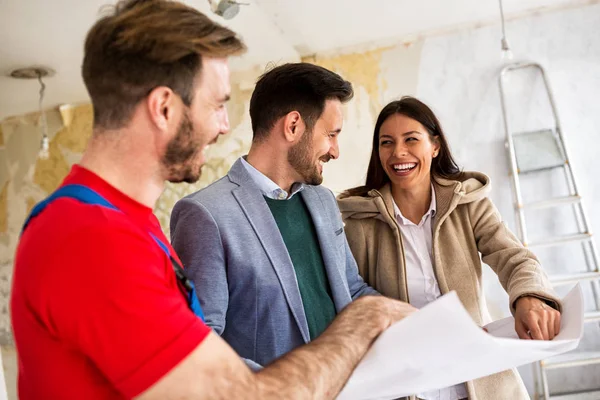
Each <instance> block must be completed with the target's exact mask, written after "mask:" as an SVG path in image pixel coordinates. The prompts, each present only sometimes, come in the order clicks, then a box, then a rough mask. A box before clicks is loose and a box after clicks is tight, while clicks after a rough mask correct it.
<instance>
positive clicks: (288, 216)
mask: <svg viewBox="0 0 600 400" xmlns="http://www.w3.org/2000/svg"><path fill="white" fill-rule="evenodd" d="M265 200H266V201H267V204H268V205H269V208H270V209H271V213H272V214H273V217H274V218H275V222H276V223H277V227H278V228H279V232H281V236H282V237H283V241H284V243H285V246H286V247H287V250H288V253H289V255H290V258H291V259H292V263H293V264H294V270H295V271H296V279H298V287H299V289H300V295H301V296H302V304H303V305H304V313H305V314H306V320H307V322H308V331H309V332H310V339H311V340H313V339H314V338H316V337H317V336H319V335H320V334H321V333H322V332H323V331H324V330H325V328H327V326H329V324H330V323H331V321H332V320H333V319H334V318H335V305H334V304H333V300H332V299H331V289H330V287H329V280H328V279H327V274H326V272H325V265H324V264H323V256H322V255H321V247H320V246H319V239H318V238H317V232H316V231H315V227H314V225H313V222H312V218H311V216H310V213H309V211H308V209H307V208H306V204H304V200H302V196H301V195H300V194H297V195H295V196H294V197H292V198H291V199H289V200H273V199H270V198H268V197H265Z"/></svg>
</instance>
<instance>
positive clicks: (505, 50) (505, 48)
mask: <svg viewBox="0 0 600 400" xmlns="http://www.w3.org/2000/svg"><path fill="white" fill-rule="evenodd" d="M498 3H499V4H500V20H501V22H502V40H501V41H500V46H501V49H502V59H503V60H512V59H513V53H512V51H511V49H510V46H509V45H508V39H506V27H505V20H504V6H503V4H502V0H498Z"/></svg>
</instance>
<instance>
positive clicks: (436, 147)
mask: <svg viewBox="0 0 600 400" xmlns="http://www.w3.org/2000/svg"><path fill="white" fill-rule="evenodd" d="M441 147H442V146H441V144H440V139H439V136H434V137H433V154H432V157H433V158H436V157H437V156H438V154H440V149H441Z"/></svg>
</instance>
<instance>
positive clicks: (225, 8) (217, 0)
mask: <svg viewBox="0 0 600 400" xmlns="http://www.w3.org/2000/svg"><path fill="white" fill-rule="evenodd" d="M208 4H210V9H211V10H212V12H214V13H215V14H217V15H218V16H220V17H223V18H224V19H232V18H233V17H235V16H236V15H238V13H239V12H240V6H249V5H250V4H249V3H238V2H237V1H235V0H208Z"/></svg>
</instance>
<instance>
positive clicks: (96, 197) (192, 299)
mask: <svg viewBox="0 0 600 400" xmlns="http://www.w3.org/2000/svg"><path fill="white" fill-rule="evenodd" d="M65 197H66V198H71V199H75V200H79V201H81V202H82V203H85V204H89V205H95V206H100V207H105V208H109V209H111V210H115V211H118V212H122V211H121V210H119V209H118V208H117V207H115V206H114V205H113V204H112V203H111V202H109V201H108V200H106V199H105V198H104V197H102V196H101V195H100V194H98V193H97V192H96V191H94V190H93V189H90V188H89V187H87V186H84V185H76V184H73V185H65V186H62V187H60V188H59V189H58V190H56V191H55V192H54V193H52V194H51V195H50V196H48V198H46V199H45V200H43V201H41V202H39V203H38V204H36V205H35V207H33V210H31V213H30V214H29V216H28V217H27V219H26V220H25V224H23V229H22V230H21V234H23V232H25V229H26V228H27V226H28V225H29V223H30V222H31V220H32V219H33V218H35V217H37V216H38V215H40V214H41V213H42V211H44V210H45V209H46V207H48V205H49V204H50V203H52V202H53V201H54V200H57V199H59V198H65ZM148 233H149V234H150V236H152V238H153V239H154V241H155V242H156V244H157V245H158V247H160V248H161V250H162V251H164V252H165V254H166V255H167V257H169V260H171V264H172V265H173V270H174V272H175V275H176V276H177V279H178V281H179V283H181V285H182V286H183V288H184V289H185V292H186V293H185V295H186V296H187V298H186V301H187V303H188V306H189V307H190V309H191V310H192V312H193V313H194V314H196V315H197V316H198V317H200V318H201V319H202V321H204V313H203V312H202V307H200V302H199V301H198V296H196V288H195V287H194V284H193V282H192V281H190V280H189V279H188V278H187V277H186V276H185V274H184V272H183V267H182V266H181V265H179V263H178V262H177V260H175V258H173V256H171V252H170V251H169V247H168V246H167V245H166V244H164V243H163V242H162V241H161V240H160V239H159V238H158V237H156V235H154V234H153V233H152V232H148Z"/></svg>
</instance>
